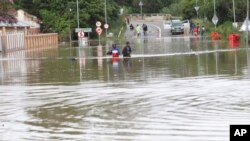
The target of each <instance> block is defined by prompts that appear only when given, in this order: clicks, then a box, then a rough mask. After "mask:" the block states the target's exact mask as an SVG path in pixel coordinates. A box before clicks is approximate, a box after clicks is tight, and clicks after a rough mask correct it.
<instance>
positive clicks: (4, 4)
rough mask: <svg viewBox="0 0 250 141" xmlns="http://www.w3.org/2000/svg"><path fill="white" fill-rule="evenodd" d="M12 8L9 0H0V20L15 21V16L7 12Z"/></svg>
mask: <svg viewBox="0 0 250 141" xmlns="http://www.w3.org/2000/svg"><path fill="white" fill-rule="evenodd" d="M10 9H12V1H11V0H1V1H0V22H8V23H15V22H17V20H16V18H15V17H14V16H13V15H11V14H9V10H10Z"/></svg>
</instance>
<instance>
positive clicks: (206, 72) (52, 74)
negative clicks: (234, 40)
mask: <svg viewBox="0 0 250 141" xmlns="http://www.w3.org/2000/svg"><path fill="white" fill-rule="evenodd" d="M118 45H119V47H120V48H122V46H123V45H122V44H118ZM131 45H132V48H133V54H132V58H130V59H127V60H124V59H122V58H120V59H118V60H112V58H110V57H109V56H106V55H105V52H107V50H108V49H109V47H106V46H98V47H95V46H92V47H85V48H77V47H73V48H69V47H68V46H62V47H60V48H58V49H43V50H37V51H21V52H14V53H8V54H4V55H2V59H1V60H0V74H1V75H0V84H1V85H0V99H1V100H0V140H2V141H17V140H19V141H33V140H37V141H41V140H46V141H55V140H68V141H72V140H74V141H82V140H108V141H111V140H119V141H120V140H124V141H125V140H126V141H145V140H148V141H155V140H157V141H166V140H168V141H201V140H202V141H227V140H229V125H230V124H249V123H250V118H249V117H250V109H249V107H250V102H249V101H250V98H249V93H250V90H249V89H248V88H249V85H250V80H249V78H250V77H249V76H250V73H249V72H250V71H249V70H250V62H249V61H250V60H249V55H250V54H249V52H248V51H247V49H246V46H245V45H244V43H242V44H241V45H240V46H239V48H231V47H230V45H229V44H228V43H227V42H226V41H210V40H201V39H195V38H179V37H177V38H163V39H162V40H159V39H156V40H152V39H150V40H149V39H137V40H132V41H131Z"/></svg>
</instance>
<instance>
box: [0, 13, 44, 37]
mask: <svg viewBox="0 0 250 141" xmlns="http://www.w3.org/2000/svg"><path fill="white" fill-rule="evenodd" d="M8 13H9V14H10V15H12V16H14V17H15V18H16V19H17V22H16V23H6V22H0V35H1V34H6V33H15V32H19V33H25V34H38V33H40V20H39V19H38V18H37V17H36V16H33V15H31V14H28V13H27V12H25V11H24V10H21V9H20V10H17V11H16V10H13V9H12V10H10V11H9V12H8Z"/></svg>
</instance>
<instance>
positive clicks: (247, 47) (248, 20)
mask: <svg viewBox="0 0 250 141" xmlns="http://www.w3.org/2000/svg"><path fill="white" fill-rule="evenodd" d="M246 19H247V23H246V26H247V27H246V32H247V33H246V34H247V41H246V42H247V49H248V24H249V23H248V21H249V0H247V18H246Z"/></svg>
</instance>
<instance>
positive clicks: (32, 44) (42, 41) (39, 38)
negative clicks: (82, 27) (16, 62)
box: [25, 33, 58, 49]
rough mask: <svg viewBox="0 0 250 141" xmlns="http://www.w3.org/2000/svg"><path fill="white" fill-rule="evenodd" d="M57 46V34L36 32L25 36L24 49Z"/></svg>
mask: <svg viewBox="0 0 250 141" xmlns="http://www.w3.org/2000/svg"><path fill="white" fill-rule="evenodd" d="M55 46H58V34H57V33H50V34H37V35H26V36H25V47H26V49H35V48H45V47H55Z"/></svg>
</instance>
